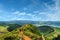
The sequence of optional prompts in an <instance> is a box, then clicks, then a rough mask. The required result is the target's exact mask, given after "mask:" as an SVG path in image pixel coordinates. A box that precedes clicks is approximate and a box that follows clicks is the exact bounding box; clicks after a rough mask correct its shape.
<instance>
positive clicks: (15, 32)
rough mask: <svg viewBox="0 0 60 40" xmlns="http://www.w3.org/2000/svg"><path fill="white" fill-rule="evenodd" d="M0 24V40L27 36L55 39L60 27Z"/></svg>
mask: <svg viewBox="0 0 60 40" xmlns="http://www.w3.org/2000/svg"><path fill="white" fill-rule="evenodd" d="M8 26H9V27H7V25H4V26H2V25H1V26H0V40H20V39H23V40H25V38H24V36H25V37H28V38H30V39H32V40H38V39H39V40H43V39H45V40H53V39H54V40H55V38H58V36H59V35H60V28H57V27H53V26H47V25H46V26H45V25H42V26H39V27H36V26H35V25H32V24H25V25H22V26H20V25H17V24H9V25H8Z"/></svg>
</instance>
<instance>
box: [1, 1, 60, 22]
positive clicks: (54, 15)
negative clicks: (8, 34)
mask: <svg viewBox="0 0 60 40" xmlns="http://www.w3.org/2000/svg"><path fill="white" fill-rule="evenodd" d="M11 20H33V21H60V0H0V21H11Z"/></svg>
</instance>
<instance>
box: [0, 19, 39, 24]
mask: <svg viewBox="0 0 60 40" xmlns="http://www.w3.org/2000/svg"><path fill="white" fill-rule="evenodd" d="M0 24H39V21H28V20H14V21H0Z"/></svg>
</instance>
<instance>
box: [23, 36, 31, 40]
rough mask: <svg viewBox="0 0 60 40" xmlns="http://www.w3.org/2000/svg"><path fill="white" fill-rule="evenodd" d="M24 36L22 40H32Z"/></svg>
mask: <svg viewBox="0 0 60 40" xmlns="http://www.w3.org/2000/svg"><path fill="white" fill-rule="evenodd" d="M23 36H24V40H32V39H31V38H30V37H28V36H26V35H23Z"/></svg>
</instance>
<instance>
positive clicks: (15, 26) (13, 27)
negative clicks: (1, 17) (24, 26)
mask: <svg viewBox="0 0 60 40" xmlns="http://www.w3.org/2000/svg"><path fill="white" fill-rule="evenodd" d="M8 26H9V27H8V28H7V30H8V31H9V32H11V31H13V30H15V29H17V28H19V27H21V25H18V24H9V25H8Z"/></svg>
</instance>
